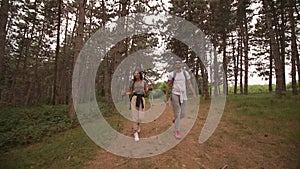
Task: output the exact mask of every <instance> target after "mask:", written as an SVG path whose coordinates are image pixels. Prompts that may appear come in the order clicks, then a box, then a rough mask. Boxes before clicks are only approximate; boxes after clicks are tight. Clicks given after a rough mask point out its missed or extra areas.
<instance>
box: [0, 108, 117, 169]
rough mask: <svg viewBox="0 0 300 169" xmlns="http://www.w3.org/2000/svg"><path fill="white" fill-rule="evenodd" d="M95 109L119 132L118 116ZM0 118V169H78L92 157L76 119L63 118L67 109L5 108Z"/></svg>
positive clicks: (92, 147)
mask: <svg viewBox="0 0 300 169" xmlns="http://www.w3.org/2000/svg"><path fill="white" fill-rule="evenodd" d="M99 108H100V109H101V112H103V114H104V117H105V119H106V120H107V121H108V123H110V125H111V126H112V127H113V128H114V129H116V130H117V131H121V130H122V121H121V116H120V115H119V114H117V113H113V112H112V110H111V109H109V108H108V107H106V106H105V105H103V104H99ZM0 117H1V118H0V119H1V120H0V124H1V125H0V130H1V135H0V146H1V149H0V150H1V156H0V168H7V169H11V168H82V166H83V165H84V164H85V162H86V161H88V160H91V159H92V158H93V155H95V153H96V150H97V146H96V144H95V143H94V142H93V141H91V140H90V139H89V137H88V136H87V135H86V133H85V132H84V131H83V129H82V128H81V127H79V123H78V120H77V118H74V119H69V118H68V117H67V106H63V105H59V106H55V107H53V106H48V105H40V106H35V107H5V108H2V109H1V111H0Z"/></svg>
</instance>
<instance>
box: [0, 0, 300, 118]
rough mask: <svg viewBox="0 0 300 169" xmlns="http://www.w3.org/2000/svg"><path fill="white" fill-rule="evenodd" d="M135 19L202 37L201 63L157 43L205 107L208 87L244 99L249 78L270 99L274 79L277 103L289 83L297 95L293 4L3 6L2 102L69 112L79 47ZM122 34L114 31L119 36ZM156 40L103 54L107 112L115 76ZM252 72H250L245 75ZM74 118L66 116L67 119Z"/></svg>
mask: <svg viewBox="0 0 300 169" xmlns="http://www.w3.org/2000/svg"><path fill="white" fill-rule="evenodd" d="M168 6H170V8H169V9H167V7H168ZM138 12H150V13H160V12H169V13H170V14H171V15H176V16H179V17H183V18H185V19H186V20H187V21H190V22H192V23H193V24H194V25H196V26H197V27H198V28H200V29H201V30H202V31H203V32H204V33H205V35H206V38H208V39H209V40H210V42H211V44H212V45H213V46H211V47H212V48H214V49H216V52H217V53H215V54H212V55H211V56H209V55H207V57H204V58H203V59H202V60H200V59H199V58H198V56H196V54H195V53H194V52H193V51H192V50H191V49H190V48H189V47H188V46H186V45H185V44H183V43H182V42H180V41H178V40H176V39H172V38H168V37H163V38H162V39H163V40H164V41H165V43H167V44H168V49H170V50H171V51H172V52H173V53H175V54H177V55H178V56H179V57H181V58H182V59H183V60H184V61H186V64H187V65H188V66H189V67H190V70H191V72H192V73H193V74H194V75H195V77H196V79H197V80H198V81H197V83H198V85H199V86H201V91H202V95H203V96H204V97H205V98H206V99H209V98H210V95H211V94H212V91H211V90H210V87H212V86H214V88H215V89H216V91H214V93H220V92H224V94H228V92H227V91H228V89H227V87H228V85H230V84H233V85H234V88H235V90H234V92H235V93H238V92H239V93H241V94H248V83H249V80H248V78H249V76H250V75H251V74H257V75H259V76H261V78H264V79H265V80H269V90H270V91H272V90H273V89H272V83H273V82H272V79H273V78H274V75H275V78H276V91H275V93H276V97H277V98H281V97H282V96H283V95H284V94H285V90H286V87H285V86H286V81H285V79H287V78H289V79H291V82H292V90H293V93H294V94H297V93H298V90H299V87H300V86H299V85H297V82H298V84H300V63H299V46H298V45H299V32H300V30H299V24H300V23H299V2H298V1H296V0H282V1H272V0H263V1H256V0H238V1H234V0H228V1H227V0H226V1H224V0H214V1H208V0H189V1H182V0H170V1H169V5H165V4H164V2H163V1H153V2H151V1H140V0H130V1H124V0H116V1H104V0H89V1H86V0H84V1H78V0H51V1H49V0H33V1H23V0H14V1H9V0H2V1H1V7H0V102H1V103H2V104H10V105H29V104H35V103H40V102H43V103H48V104H70V107H72V106H71V104H72V95H71V90H72V88H71V87H72V86H71V81H72V71H73V67H74V60H75V59H76V58H77V56H78V55H79V52H80V50H81V47H82V46H83V45H84V43H85V42H86V41H87V40H88V39H89V38H90V37H91V36H92V35H93V33H95V32H96V31H97V30H98V29H99V28H100V27H102V26H104V25H105V24H107V23H108V22H110V21H111V20H114V19H116V18H120V17H123V16H127V15H128V14H132V13H138ZM254 18H255V19H254ZM254 21H256V22H254ZM125 23H126V22H125ZM128 26H130V25H126V24H124V25H119V28H118V29H126V28H128ZM157 36H158V35H155V34H151V35H150V34H145V35H139V36H134V37H128V38H126V39H124V40H122V41H120V42H119V43H118V44H117V45H116V46H115V47H113V48H111V49H110V50H109V51H107V55H105V57H104V58H103V62H102V64H103V66H102V67H101V68H99V71H98V74H99V76H97V79H96V88H97V95H101V96H103V97H104V98H105V100H106V102H107V103H109V104H111V103H112V100H111V93H110V85H111V84H110V83H111V79H112V74H113V72H114V70H115V69H116V68H117V66H118V65H119V64H120V63H121V62H122V60H123V59H124V58H126V57H127V56H129V55H130V54H131V53H134V52H136V51H138V50H141V49H146V48H151V47H154V46H157V45H158V38H157ZM214 63H215V64H216V65H218V66H219V68H223V69H224V78H223V79H222V80H221V81H220V82H217V83H214V84H212V83H211V81H212V79H211V78H212V77H214V76H218V72H212V70H209V69H207V67H206V65H208V64H214ZM250 66H255V68H256V70H255V71H254V72H251V70H249V67H250ZM287 68H291V71H290V76H289V77H285V74H286V73H285V70H289V69H287ZM149 72H150V71H149ZM152 73H153V75H154V74H155V73H154V72H152ZM213 73H216V74H215V75H213ZM150 74H151V73H149V74H148V75H150ZM100 75H101V76H100ZM297 75H298V76H297ZM297 78H298V81H297ZM219 85H223V88H219V87H218V86H219ZM70 110H71V109H70ZM72 114H73V113H72V111H70V113H69V116H72Z"/></svg>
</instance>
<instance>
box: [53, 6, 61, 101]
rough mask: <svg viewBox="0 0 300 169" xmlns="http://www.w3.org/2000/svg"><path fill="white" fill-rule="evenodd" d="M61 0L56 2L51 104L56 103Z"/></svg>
mask: <svg viewBox="0 0 300 169" xmlns="http://www.w3.org/2000/svg"><path fill="white" fill-rule="evenodd" d="M61 3H62V2H61V0H57V4H58V13H57V17H58V21H57V22H58V23H57V35H56V50H55V66H54V80H53V96H52V104H53V105H56V104H57V98H56V97H57V95H58V93H57V88H58V86H57V79H58V63H59V50H60V23H61V5H62V4H61Z"/></svg>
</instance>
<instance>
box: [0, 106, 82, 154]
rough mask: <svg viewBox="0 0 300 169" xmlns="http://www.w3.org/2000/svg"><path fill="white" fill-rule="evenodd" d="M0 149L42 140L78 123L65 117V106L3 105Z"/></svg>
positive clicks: (0, 120)
mask: <svg viewBox="0 0 300 169" xmlns="http://www.w3.org/2000/svg"><path fill="white" fill-rule="evenodd" d="M0 117H1V118H0V132H1V135H0V149H1V150H2V151H3V150H4V151H6V150H7V149H9V148H12V147H16V146H23V145H28V144H33V143H36V142H40V141H42V140H43V139H44V138H45V137H51V136H53V135H54V134H57V133H59V132H62V131H66V130H68V129H70V128H74V127H75V126H77V125H78V121H77V118H74V119H69V118H68V117H67V106H65V105H64V106H61V105H60V106H55V107H54V106H48V105H43V106H36V107H19V108H16V107H5V108H2V109H1V110H0Z"/></svg>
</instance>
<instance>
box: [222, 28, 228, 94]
mask: <svg viewBox="0 0 300 169" xmlns="http://www.w3.org/2000/svg"><path fill="white" fill-rule="evenodd" d="M222 36H223V37H222V39H223V44H222V48H223V49H222V50H223V69H224V78H223V94H225V95H228V75H227V72H228V69H227V67H228V62H229V61H228V58H227V55H226V45H227V44H226V34H224V35H222Z"/></svg>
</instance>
